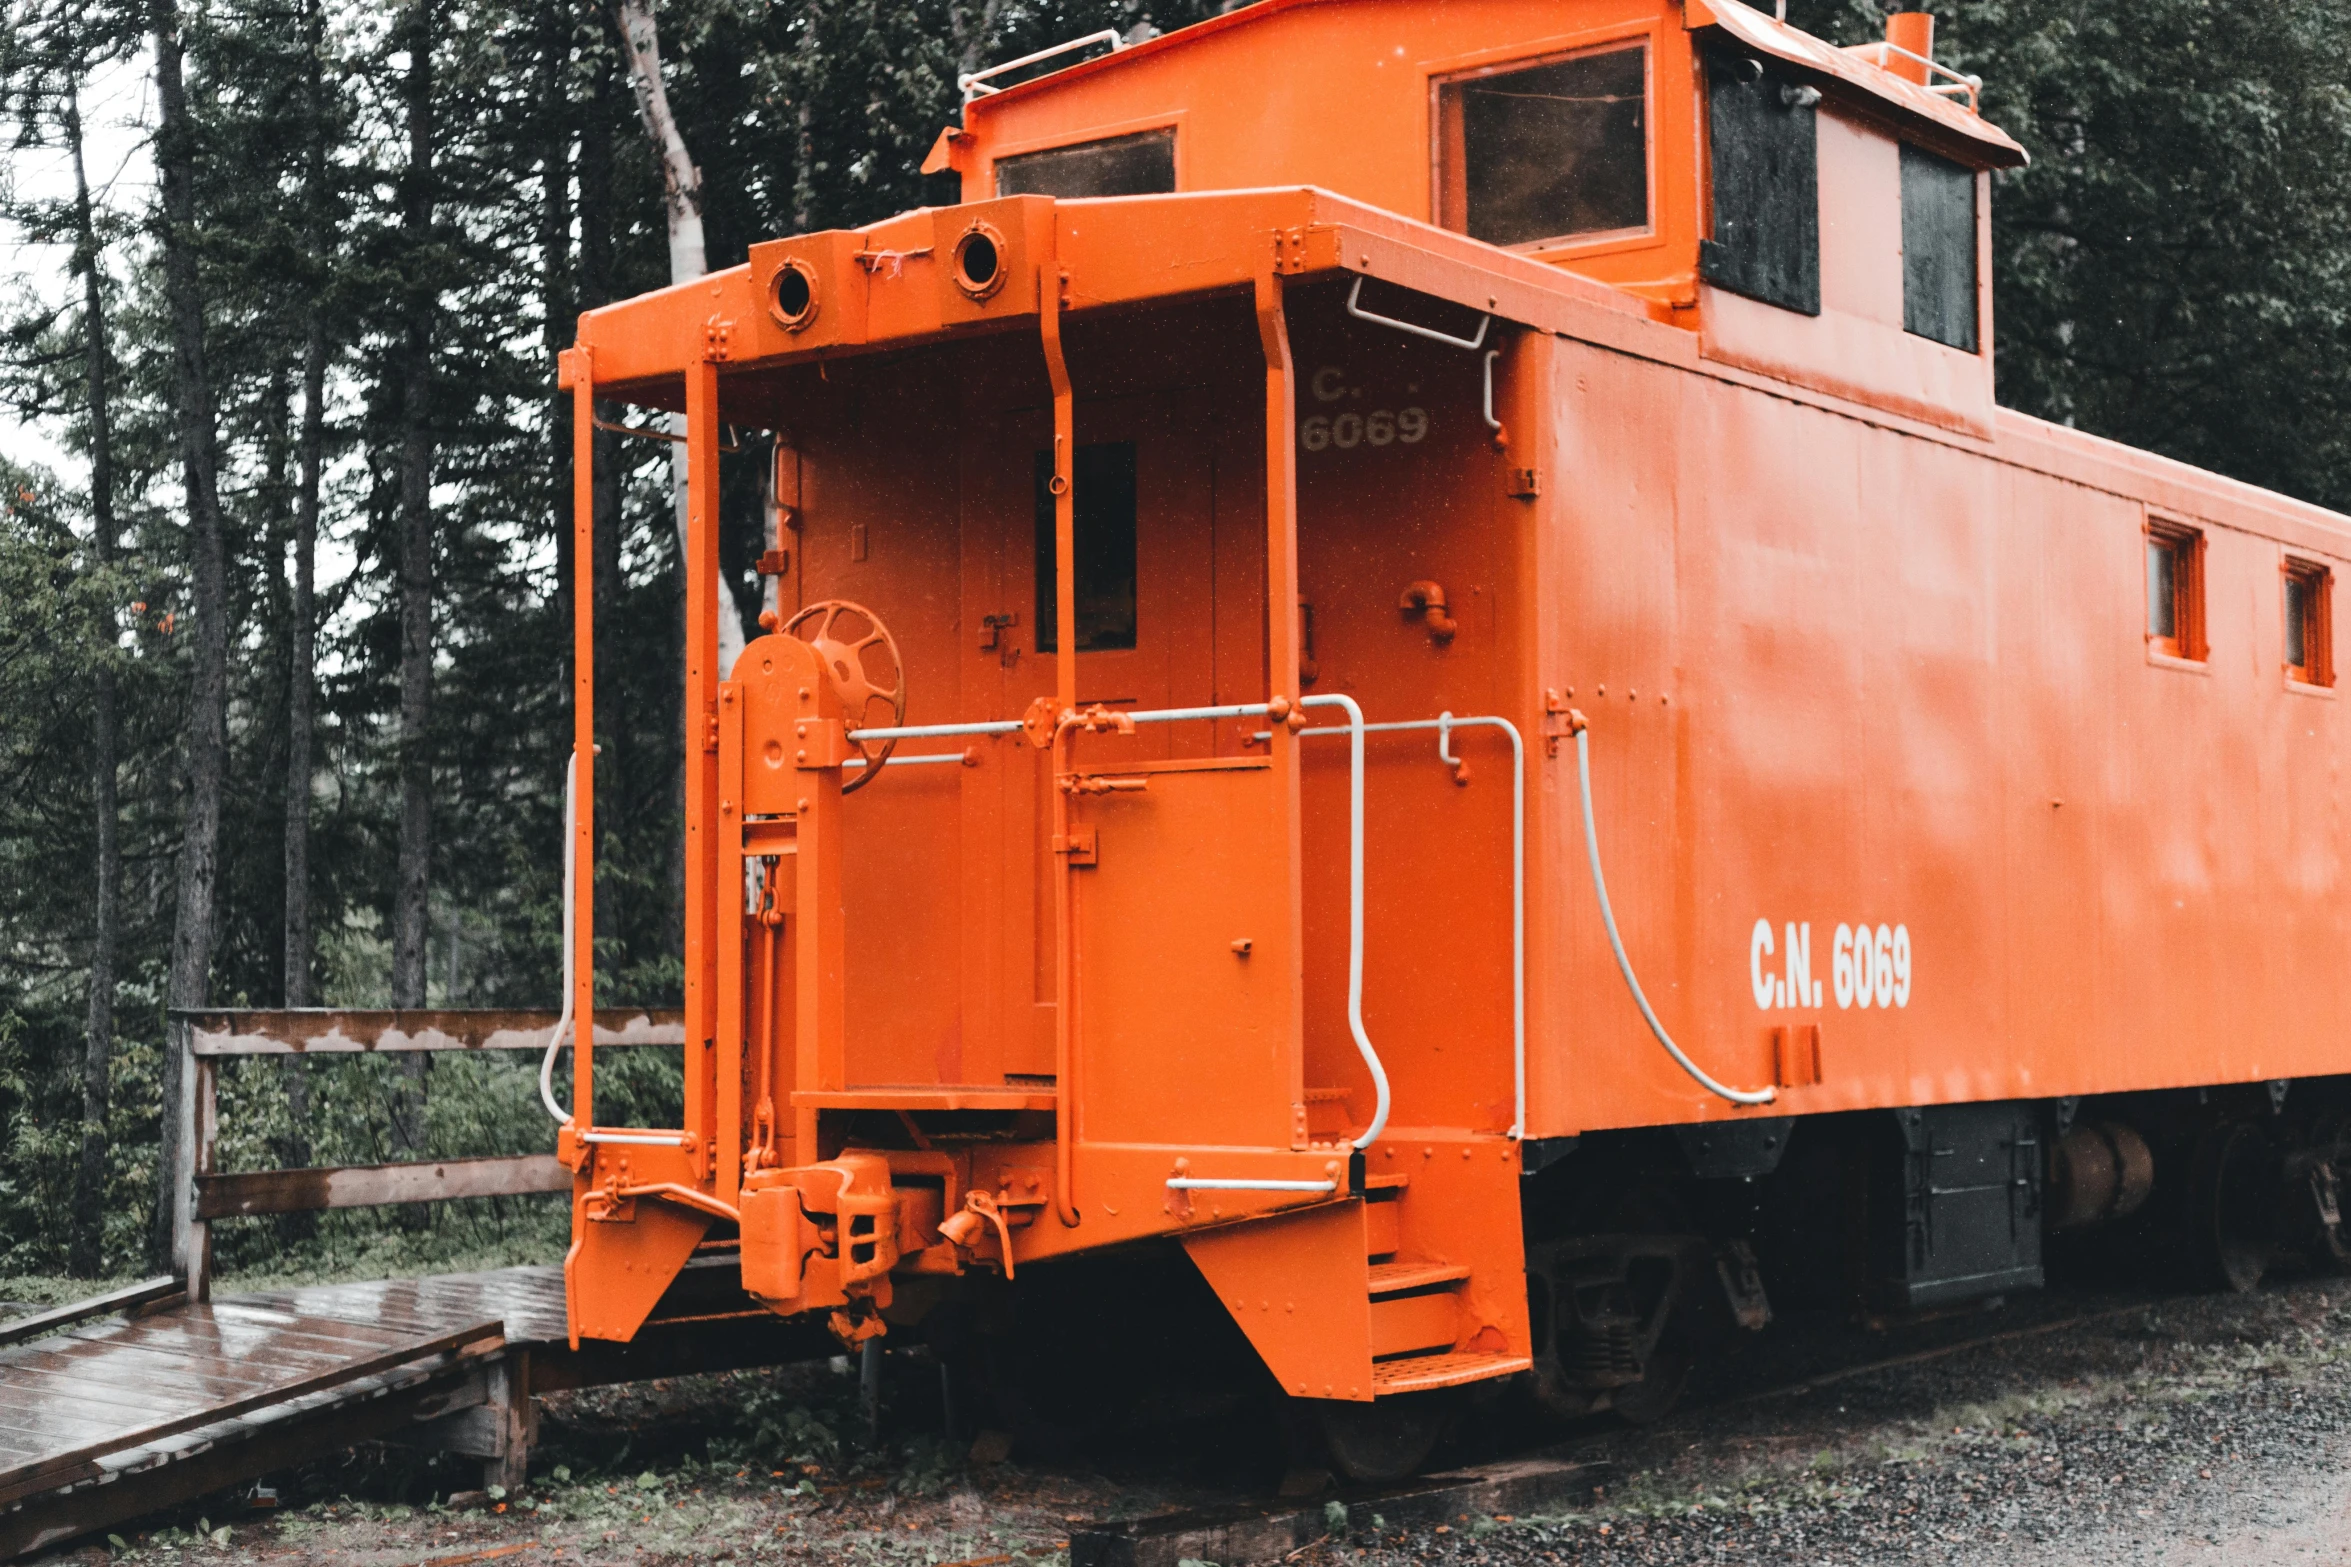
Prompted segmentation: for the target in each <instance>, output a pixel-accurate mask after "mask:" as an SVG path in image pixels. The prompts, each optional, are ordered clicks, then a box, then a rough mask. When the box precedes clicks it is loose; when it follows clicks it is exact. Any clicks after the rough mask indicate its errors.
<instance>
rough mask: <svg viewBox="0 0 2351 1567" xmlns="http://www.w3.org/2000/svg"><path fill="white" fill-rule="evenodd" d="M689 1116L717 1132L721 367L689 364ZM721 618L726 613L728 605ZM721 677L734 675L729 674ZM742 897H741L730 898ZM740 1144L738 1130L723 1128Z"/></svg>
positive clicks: (699, 1133) (700, 1130)
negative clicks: (736, 1138)
mask: <svg viewBox="0 0 2351 1567" xmlns="http://www.w3.org/2000/svg"><path fill="white" fill-rule="evenodd" d="M685 380H686V464H685V467H686V540H685V544H686V548H685V556H686V558H685V560H684V562H683V564H684V566H685V571H686V659H685V662H686V691H685V703H684V706H685V715H684V717H685V731H686V733H685V736H684V739H685V770H686V821H685V833H686V843H685V855H686V932H685V958H686V972H685V1002H686V1061H685V1066H686V1092H685V1101H686V1113H685V1129H686V1130H687V1131H688V1132H689V1133H691V1134H692V1135H693V1136H695V1137H696V1138H698V1139H707V1138H709V1137H711V1136H713V1135H714V1133H715V1131H716V1130H717V1127H718V1119H717V1106H716V1098H717V1092H718V1084H717V1071H716V1059H715V1058H716V1051H715V1049H714V1046H715V1043H716V1039H717V1032H718V1031H717V1027H716V1022H715V1020H716V1017H717V1010H718V1007H717V1003H718V940H717V931H716V928H715V927H716V924H717V920H718V898H719V876H718V858H719V856H718V795H719V791H718V684H719V680H720V678H721V674H722V672H721V671H720V669H719V667H718V617H719V613H720V610H719V603H718V596H719V572H718V447H719V428H718V364H717V361H716V360H715V359H712V358H708V357H705V358H702V359H699V360H696V361H695V362H693V363H691V364H689V365H687V366H686V376H685ZM727 613H729V614H732V613H733V610H732V608H731V607H730V608H729V609H728V610H727ZM727 673H731V671H728V672H727ZM736 896H737V897H740V896H741V892H740V890H738V891H737V893H736ZM727 1135H728V1136H730V1137H737V1136H739V1135H740V1132H739V1129H737V1128H732V1127H730V1128H728V1129H727Z"/></svg>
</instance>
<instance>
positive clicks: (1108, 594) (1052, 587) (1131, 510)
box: [1037, 441, 1135, 653]
mask: <svg viewBox="0 0 2351 1567" xmlns="http://www.w3.org/2000/svg"><path fill="white" fill-rule="evenodd" d="M1070 478H1071V484H1070V491H1071V496H1072V500H1073V502H1074V506H1075V511H1076V515H1075V517H1074V519H1073V521H1074V523H1075V527H1074V532H1075V533H1076V535H1077V538H1076V543H1077V555H1078V572H1077V577H1078V580H1077V611H1078V642H1077V648H1078V651H1079V652H1081V653H1108V652H1115V651H1117V650H1119V649H1121V648H1131V647H1133V646H1134V645H1135V443H1134V442H1132V441H1108V442H1104V443H1103V444H1101V445H1098V446H1081V447H1079V448H1078V451H1077V461H1076V462H1075V463H1073V464H1072V465H1071V468H1070ZM1052 485H1053V454H1052V453H1051V452H1039V453H1037V651H1038V652H1040V653H1056V652H1059V651H1060V650H1061V625H1060V618H1061V617H1060V603H1059V599H1058V597H1057V594H1058V587H1059V583H1060V571H1059V569H1058V562H1057V561H1056V560H1055V559H1054V548H1053V489H1052Z"/></svg>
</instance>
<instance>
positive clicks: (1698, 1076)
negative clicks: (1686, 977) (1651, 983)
mask: <svg viewBox="0 0 2351 1567" xmlns="http://www.w3.org/2000/svg"><path fill="white" fill-rule="evenodd" d="M1575 766H1576V782H1577V784H1578V785H1579V787H1581V789H1582V790H1583V798H1584V853H1585V855H1586V857H1588V858H1589V859H1590V861H1591V863H1592V895H1593V896H1594V897H1596V898H1598V899H1599V900H1600V923H1601V924H1602V925H1604V926H1606V927H1607V930H1608V946H1609V949H1610V950H1611V951H1613V952H1614V953H1615V954H1616V968H1617V972H1618V973H1620V974H1622V975H1624V988H1625V989H1627V990H1629V991H1631V992H1632V993H1633V1005H1635V1006H1637V1007H1639V1008H1640V1009H1641V1017H1642V1019H1643V1021H1645V1022H1647V1023H1648V1025H1649V1032H1650V1033H1652V1034H1655V1035H1656V1036H1657V1042H1658V1043H1659V1044H1661V1045H1663V1046H1664V1047H1665V1053H1666V1054H1667V1055H1669V1056H1671V1057H1673V1059H1674V1064H1675V1065H1676V1066H1679V1067H1680V1068H1681V1069H1682V1070H1683V1071H1685V1072H1687V1073H1689V1074H1690V1077H1691V1079H1692V1080H1693V1081H1695V1082H1696V1083H1697V1084H1698V1086H1699V1087H1701V1088H1703V1089H1705V1090H1706V1091H1707V1092H1708V1093H1710V1094H1719V1095H1720V1096H1721V1097H1723V1098H1725V1099H1728V1100H1729V1101H1730V1102H1731V1103H1733V1104H1740V1105H1767V1104H1770V1103H1771V1102H1772V1101H1773V1100H1775V1099H1777V1098H1778V1097H1779V1093H1778V1091H1777V1090H1776V1089H1770V1088H1727V1087H1725V1086H1724V1085H1722V1084H1721V1083H1718V1082H1716V1081H1715V1080H1714V1079H1713V1078H1711V1077H1709V1076H1707V1075H1706V1072H1705V1070H1704V1069H1703V1068H1702V1067H1700V1066H1699V1065H1698V1063H1697V1062H1695V1061H1693V1060H1691V1059H1690V1058H1689V1057H1688V1056H1687V1055H1685V1054H1683V1052H1682V1047H1681V1046H1679V1045H1677V1044H1675V1043H1674V1042H1673V1036H1672V1035H1671V1034H1668V1033H1667V1032H1666V1031H1665V1025H1664V1024H1663V1023H1660V1022H1658V1021H1657V1013H1656V1011H1655V1010H1654V1009H1653V1008H1651V1007H1650V1005H1649V998H1648V997H1647V996H1645V995H1643V994H1641V982H1640V981H1639V980H1637V979H1635V978H1634V977H1633V963H1632V959H1630V958H1628V957H1626V956H1625V954H1624V938H1623V937H1622V936H1620V935H1618V934H1617V931H1616V913H1615V911H1614V910H1612V909H1610V908H1609V906H1608V882H1607V880H1606V879H1605V878H1604V877H1602V876H1601V874H1600V834H1599V831H1598V829H1596V828H1595V827H1594V826H1593V825H1592V746H1591V731H1590V730H1589V729H1588V728H1586V727H1585V725H1584V723H1583V722H1582V720H1581V718H1580V717H1579V718H1578V720H1577V723H1576V726H1575Z"/></svg>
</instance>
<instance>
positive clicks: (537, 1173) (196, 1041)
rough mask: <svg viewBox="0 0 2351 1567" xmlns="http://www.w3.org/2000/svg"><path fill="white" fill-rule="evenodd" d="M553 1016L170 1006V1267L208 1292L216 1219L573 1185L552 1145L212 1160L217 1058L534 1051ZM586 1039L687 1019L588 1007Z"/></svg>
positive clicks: (201, 1295) (622, 1035)
mask: <svg viewBox="0 0 2351 1567" xmlns="http://www.w3.org/2000/svg"><path fill="white" fill-rule="evenodd" d="M556 1019H557V1014H556V1013H554V1012H532V1011H518V1010H507V1009H496V1010H492V1009H467V1010H428V1009H422V1008H414V1009H406V1010H394V1009H379V1010H349V1009H337V1008H327V1007H319V1008H310V1007H304V1008H281V1009H272V1010H256V1009H235V1010H231V1009H218V1008H213V1009H188V1010H177V1009H175V1010H174V1011H173V1012H172V1014H171V1022H172V1024H173V1029H172V1032H173V1034H174V1035H175V1036H176V1045H175V1048H177V1049H179V1050H180V1051H182V1052H183V1053H184V1056H183V1060H182V1061H181V1072H180V1102H179V1104H178V1106H177V1107H176V1111H177V1115H178V1120H179V1138H178V1141H177V1146H176V1149H175V1152H176V1155H177V1158H176V1163H175V1168H174V1169H173V1170H172V1172H171V1185H170V1187H169V1191H170V1195H171V1202H172V1271H173V1273H175V1274H176V1275H178V1276H179V1277H180V1278H181V1279H183V1280H184V1281H185V1284H186V1289H187V1298H188V1299H190V1300H192V1301H203V1300H208V1299H210V1298H211V1293H212V1224H213V1221H214V1220H216V1219H228V1218H246V1217H250V1216H255V1215H261V1214H274V1213H312V1212H320V1211H323V1210H326V1209H331V1208H371V1207H385V1206H391V1205H395V1204H407V1203H424V1202H449V1201H453V1200H455V1199H457V1198H461V1197H513V1196H523V1195H526V1194H529V1193H534V1192H559V1191H569V1190H570V1189H571V1171H570V1170H568V1169H566V1168H564V1166H563V1165H562V1164H561V1163H559V1162H558V1161H557V1160H556V1158H555V1156H554V1155H553V1154H552V1153H534V1154H504V1155H492V1156H488V1157H480V1158H463V1159H419V1160H414V1161H411V1162H406V1163H400V1164H372V1165H322V1166H313V1167H309V1168H304V1169H277V1170H245V1171H232V1172H223V1171H221V1170H220V1169H218V1168H217V1167H216V1155H217V1152H218V1146H219V1139H220V1063H221V1062H222V1061H223V1060H226V1059H232V1058H235V1057H239V1056H321V1057H330V1056H346V1055H378V1054H411V1053H416V1052H422V1051H445V1050H517V1051H519V1050H531V1051H536V1050H544V1049H545V1048H546V1045H547V1036H548V1032H549V1030H551V1029H552V1028H553V1027H554V1026H555V1023H556ZM595 1040H596V1046H597V1048H598V1049H610V1048H614V1047H618V1046H627V1045H681V1046H682V1045H683V1044H684V1043H685V1040H686V1025H685V1016H684V1014H683V1013H682V1012H679V1011H677V1010H675V1009H659V1008H653V1009H649V1008H642V1007H637V1008H629V1007H616V1008H606V1009H601V1010H599V1011H598V1012H597V1014H596V1033H595Z"/></svg>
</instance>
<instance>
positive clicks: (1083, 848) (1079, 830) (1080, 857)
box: [1053, 827, 1101, 865]
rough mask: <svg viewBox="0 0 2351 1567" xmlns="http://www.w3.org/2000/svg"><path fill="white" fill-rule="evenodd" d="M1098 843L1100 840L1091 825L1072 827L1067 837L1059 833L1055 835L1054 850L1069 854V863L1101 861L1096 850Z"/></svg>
mask: <svg viewBox="0 0 2351 1567" xmlns="http://www.w3.org/2000/svg"><path fill="white" fill-rule="evenodd" d="M1097 844H1098V840H1097V839H1096V837H1095V834H1094V829H1093V828H1091V827H1072V828H1071V829H1070V830H1069V833H1068V836H1066V837H1064V836H1063V835H1061V834H1059V833H1056V834H1054V835H1053V852H1054V853H1055V854H1066V855H1068V856H1069V863H1070V864H1072V865H1096V864H1099V863H1101V862H1100V859H1099V858H1098V855H1097V852H1096V850H1097Z"/></svg>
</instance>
